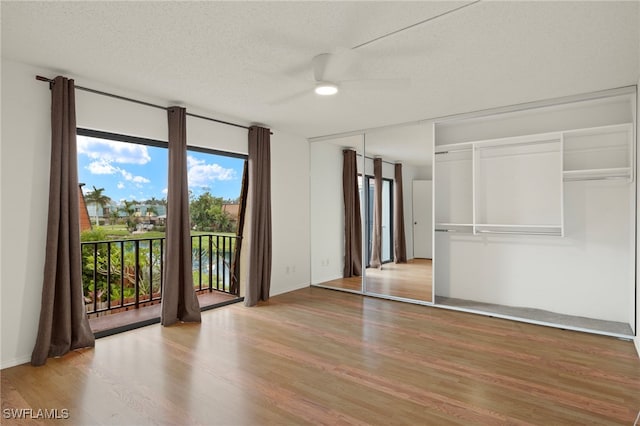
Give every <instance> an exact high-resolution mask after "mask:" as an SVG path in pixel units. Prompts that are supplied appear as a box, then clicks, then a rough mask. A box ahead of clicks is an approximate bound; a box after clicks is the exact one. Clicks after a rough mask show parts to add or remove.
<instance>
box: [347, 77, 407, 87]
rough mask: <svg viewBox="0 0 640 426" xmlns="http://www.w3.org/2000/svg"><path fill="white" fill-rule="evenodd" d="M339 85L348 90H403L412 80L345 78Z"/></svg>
mask: <svg viewBox="0 0 640 426" xmlns="http://www.w3.org/2000/svg"><path fill="white" fill-rule="evenodd" d="M339 85H340V87H343V88H345V89H347V90H350V89H363V90H402V89H408V88H409V87H411V80H410V79H408V78H389V79H384V78H381V79H365V80H343V81H340V82H339Z"/></svg>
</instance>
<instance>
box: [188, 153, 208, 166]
mask: <svg viewBox="0 0 640 426" xmlns="http://www.w3.org/2000/svg"><path fill="white" fill-rule="evenodd" d="M204 163H205V161H204V160H198V159H197V158H195V157H192V156H191V155H187V167H188V168H189V169H190V168H191V167H195V166H197V165H200V164H204Z"/></svg>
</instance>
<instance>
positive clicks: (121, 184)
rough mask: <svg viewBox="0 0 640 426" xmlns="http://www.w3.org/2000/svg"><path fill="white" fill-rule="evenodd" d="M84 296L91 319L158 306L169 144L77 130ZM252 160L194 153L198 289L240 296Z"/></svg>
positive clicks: (190, 159) (190, 155)
mask: <svg viewBox="0 0 640 426" xmlns="http://www.w3.org/2000/svg"><path fill="white" fill-rule="evenodd" d="M77 134H78V137H77V141H78V178H79V182H82V184H81V185H80V191H81V196H80V197H79V211H80V219H81V220H80V222H81V228H82V233H81V247H82V270H83V289H84V295H85V304H86V308H87V312H88V313H91V314H93V313H96V314H98V313H100V312H107V311H112V310H113V309H123V308H125V307H129V306H135V307H136V308H138V307H140V306H141V305H142V304H146V303H149V304H153V303H157V302H158V301H159V300H160V298H161V288H162V271H163V262H164V260H165V259H164V253H165V247H166V243H165V238H164V237H165V225H166V223H165V221H166V217H167V184H168V149H167V143H166V142H162V141H155V140H149V139H143V138H136V137H131V136H125V135H118V134H112V133H104V132H97V131H92V130H86V129H78V131H77ZM245 158H246V156H243V155H238V154H228V153H224V152H219V151H214V150H208V149H201V148H189V149H188V152H187V173H188V184H189V193H190V200H189V202H190V206H189V207H190V212H191V250H192V262H193V266H192V267H193V278H194V280H193V281H194V287H195V289H196V291H198V292H204V291H209V292H211V291H213V290H216V291H219V292H224V293H231V294H232V295H235V296H237V295H238V291H239V289H238V287H237V286H235V287H234V286H233V285H232V281H233V282H234V283H237V282H238V280H239V278H238V274H237V270H236V268H235V265H234V264H233V260H234V255H235V254H236V248H237V247H239V244H237V242H238V241H239V239H238V238H237V237H236V230H237V226H238V216H239V214H240V196H241V191H242V179H243V169H244V163H245V161H246V160H245Z"/></svg>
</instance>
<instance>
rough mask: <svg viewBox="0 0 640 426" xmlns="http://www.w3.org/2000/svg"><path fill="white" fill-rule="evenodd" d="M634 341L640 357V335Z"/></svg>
mask: <svg viewBox="0 0 640 426" xmlns="http://www.w3.org/2000/svg"><path fill="white" fill-rule="evenodd" d="M633 343H634V344H635V345H636V352H638V358H640V336H636V337H635V339H633Z"/></svg>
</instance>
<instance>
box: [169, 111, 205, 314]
mask: <svg viewBox="0 0 640 426" xmlns="http://www.w3.org/2000/svg"><path fill="white" fill-rule="evenodd" d="M186 113H187V111H186V110H185V109H184V108H180V107H171V108H169V110H168V112H167V114H168V119H169V183H168V186H167V224H166V243H167V248H166V252H165V267H164V277H163V281H162V313H161V315H160V322H161V323H162V325H164V326H168V325H171V324H175V323H176V322H178V321H186V322H200V304H199V303H198V298H197V296H196V292H195V290H194V288H193V271H192V269H193V266H192V263H191V232H190V229H191V218H190V215H189V184H188V182H187V121H186Z"/></svg>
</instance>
